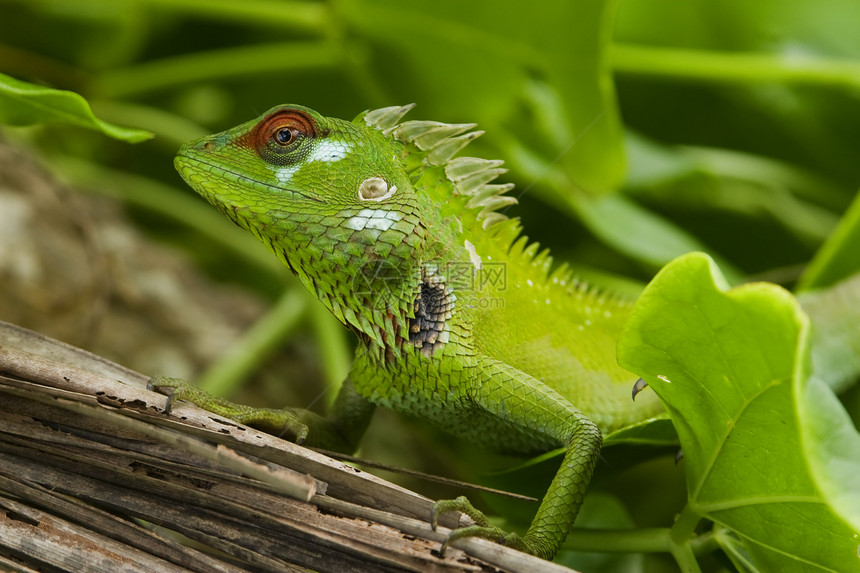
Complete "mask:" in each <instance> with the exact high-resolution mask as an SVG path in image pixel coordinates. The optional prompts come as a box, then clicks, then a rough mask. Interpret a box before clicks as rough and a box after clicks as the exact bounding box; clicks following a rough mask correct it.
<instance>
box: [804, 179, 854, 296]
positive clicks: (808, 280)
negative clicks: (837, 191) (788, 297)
mask: <svg viewBox="0 0 860 573" xmlns="http://www.w3.org/2000/svg"><path fill="white" fill-rule="evenodd" d="M857 253H860V194H858V195H857V196H856V197H855V198H854V202H853V203H852V204H851V207H850V208H849V209H848V212H847V213H845V216H844V217H842V220H840V221H839V225H838V226H837V227H836V230H835V231H834V232H833V234H832V235H830V237H829V238H828V239H827V241H826V242H825V243H824V245H823V246H822V247H821V248H820V249H819V250H818V253H816V255H815V258H813V259H812V262H811V263H809V266H808V267H807V268H806V271H805V272H804V273H803V276H802V277H801V278H800V281H799V282H798V285H797V289H798V291H803V290H809V289H814V288H822V287H827V286H831V285H833V284H835V283H837V282H839V281H840V280H842V279H844V278H846V277H848V276H850V275H852V274H854V273H856V272H858V271H860V256H857Z"/></svg>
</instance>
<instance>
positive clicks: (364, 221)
mask: <svg viewBox="0 0 860 573" xmlns="http://www.w3.org/2000/svg"><path fill="white" fill-rule="evenodd" d="M400 219H401V217H400V213H397V212H395V211H386V210H385V209H362V210H361V211H359V212H358V214H357V215H354V216H352V217H350V218H349V219H347V220H346V222H345V223H344V224H345V225H346V226H347V227H348V228H350V229H352V230H354V231H363V230H364V229H379V230H380V231H387V230H388V229H390V228H391V226H392V225H393V224H394V223H395V222H396V221H399V220H400Z"/></svg>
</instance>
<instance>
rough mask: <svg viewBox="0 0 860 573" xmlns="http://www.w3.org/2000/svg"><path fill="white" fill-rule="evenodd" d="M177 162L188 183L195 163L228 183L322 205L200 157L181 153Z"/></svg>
mask: <svg viewBox="0 0 860 573" xmlns="http://www.w3.org/2000/svg"><path fill="white" fill-rule="evenodd" d="M175 162H176V166H177V169H178V171H179V174H180V175H182V178H183V179H186V181H188V179H187V178H186V176H185V175H186V171H189V170H191V171H196V169H194V167H193V166H190V165H188V164H189V163H193V164H197V165H200V166H206V167H207V168H209V169H207V171H211V170H215V171H217V172H218V173H219V174H220V175H221V176H222V177H224V179H227V180H228V181H232V182H234V183H239V184H250V185H251V186H253V187H257V188H263V189H266V190H268V191H272V192H275V193H281V194H283V193H289V194H290V195H293V196H296V197H301V198H303V199H307V200H308V201H313V202H315V203H322V201H321V200H320V199H317V198H316V197H311V196H310V195H305V194H304V193H302V192H300V191H297V190H295V189H290V188H289V187H280V186H278V185H272V184H271V183H264V182H263V181H260V180H258V179H254V178H252V177H248V176H247V175H243V174H241V173H237V172H235V171H232V170H230V169H225V168H224V167H222V166H221V165H216V164H214V163H210V162H209V161H204V160H203V159H200V158H199V157H192V156H190V155H185V154H184V153H181V152H180V153H178V154H177V155H176V159H175ZM183 164H184V165H183ZM188 182H189V184H191V182H190V181H188ZM191 186H192V187H193V188H194V189H195V190H196V189H198V185H191ZM207 194H208V193H207Z"/></svg>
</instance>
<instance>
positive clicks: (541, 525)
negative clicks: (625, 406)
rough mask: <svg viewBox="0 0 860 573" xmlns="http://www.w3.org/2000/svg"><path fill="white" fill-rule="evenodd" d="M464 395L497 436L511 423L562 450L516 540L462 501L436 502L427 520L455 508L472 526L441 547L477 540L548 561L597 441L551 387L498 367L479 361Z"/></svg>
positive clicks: (577, 503)
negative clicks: (489, 419) (492, 423)
mask: <svg viewBox="0 0 860 573" xmlns="http://www.w3.org/2000/svg"><path fill="white" fill-rule="evenodd" d="M485 362H486V363H485V364H483V365H482V366H483V367H482V368H481V367H479V368H477V369H476V370H477V373H478V376H476V377H475V378H477V379H476V380H473V381H471V382H470V384H469V391H468V395H469V397H470V398H471V400H472V401H473V402H474V404H476V405H477V406H478V407H480V408H481V409H483V410H484V411H485V412H487V413H489V414H491V415H492V416H494V417H496V418H498V419H499V421H500V424H499V432H500V433H503V432H504V427H506V426H508V427H509V425H510V424H513V425H514V426H516V427H517V428H518V429H520V430H522V431H523V432H525V433H527V434H529V433H531V434H534V435H535V436H544V437H549V438H552V439H555V440H558V442H559V443H561V444H562V445H563V446H564V447H565V449H566V450H567V451H566V453H565V455H564V459H563V460H562V463H561V467H560V468H559V470H558V472H557V473H556V475H555V478H554V479H553V480H552V483H551V484H550V486H549V489H548V490H547V493H546V495H545V496H544V498H543V501H542V502H541V504H540V507H539V509H538V511H537V514H536V515H535V518H534V520H533V521H532V523H531V526H530V527H529V529H528V531H527V532H526V534H525V535H524V536H522V537H520V536H518V535H516V534H511V533H507V532H505V531H503V530H501V529H499V528H496V527H493V526H492V525H490V523H489V521H488V520H487V519H486V517H484V516H483V515H482V514H481V513H480V512H479V511H478V510H476V509H475V508H474V507H473V506H472V505H471V504H470V503H469V502H468V500H467V499H466V498H464V497H461V498H458V499H456V500H444V501H439V502H437V503H436V505H435V506H434V508H433V514H432V518H431V520H432V522H433V524H435V521H436V518H437V517H438V515H439V514H440V513H442V512H444V511H450V510H459V511H462V512H463V513H466V514H467V515H469V516H470V517H472V518H473V519H474V520H475V521H476V523H477V524H478V525H476V526H471V527H465V528H461V529H457V530H454V531H453V532H452V533H451V534H450V536H449V539H448V541H447V542H446V544H447V543H448V542H450V541H453V540H455V539H460V538H463V537H470V536H478V537H485V538H489V539H493V540H496V541H500V542H502V543H505V544H506V545H509V546H511V547H514V548H517V549H520V550H522V551H525V552H527V553H531V554H533V555H537V556H539V557H543V558H544V559H552V557H553V556H554V555H555V554H556V552H557V551H558V548H559V546H560V545H561V543H562V542H563V541H564V539H565V538H566V537H567V534H568V532H569V531H570V528H571V527H572V526H573V522H574V520H575V519H576V516H577V514H578V513H579V509H580V507H581V506H582V502H583V499H584V497H585V491H586V489H587V487H588V482H589V481H591V475H592V473H593V471H594V466H595V464H596V462H597V458H598V455H599V453H600V448H601V445H602V442H603V439H602V437H601V435H600V430H599V429H598V428H597V426H596V425H595V423H594V422H592V421H591V420H590V419H589V418H588V417H586V416H585V415H584V414H583V413H582V412H580V411H579V410H578V409H577V408H576V407H575V406H573V404H571V403H570V401H568V400H567V399H566V398H564V397H563V396H561V395H560V394H559V393H558V392H556V391H555V390H553V389H552V388H550V387H548V386H546V385H545V384H543V383H542V382H540V381H538V380H536V379H534V378H532V377H531V376H529V375H527V374H525V373H524V372H522V371H520V370H517V369H515V368H512V367H510V366H507V365H506V364H504V363H501V362H498V361H495V360H488V359H485Z"/></svg>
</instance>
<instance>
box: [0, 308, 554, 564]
mask: <svg viewBox="0 0 860 573" xmlns="http://www.w3.org/2000/svg"><path fill="white" fill-rule="evenodd" d="M0 374H2V375H3V376H0V508H2V510H0V566H3V567H6V565H7V564H8V565H9V567H8V568H10V569H11V570H21V571H27V570H28V568H30V569H33V570H39V569H46V570H51V571H78V570H83V569H86V570H91V571H99V572H102V571H103V572H112V571H120V570H122V571H200V572H202V571H214V572H223V573H238V572H241V571H291V570H296V571H298V570H303V568H311V569H314V570H319V571H366V570H377V571H440V572H442V571H477V570H481V571H492V570H498V571H535V570H541V571H553V570H558V571H561V570H564V571H568V570H567V569H564V568H560V567H558V566H556V565H553V564H550V563H547V562H544V561H541V560H539V559H536V558H533V557H530V556H528V555H524V554H522V553H519V552H517V551H513V550H510V549H507V548H505V547H502V546H500V545H497V544H495V543H491V542H487V541H483V540H474V539H470V540H463V541H461V542H458V543H456V544H455V547H452V548H450V549H449V550H448V551H447V552H446V555H445V556H444V557H441V556H439V555H438V551H437V550H438V547H439V543H440V542H441V540H442V539H444V536H445V534H446V533H447V530H446V529H445V528H440V531H438V532H434V531H432V530H431V529H430V527H429V524H428V523H427V518H428V516H429V512H430V507H431V505H432V502H431V501H430V500H428V499H426V498H424V497H422V496H419V495H417V494H415V493H413V492H410V491H408V490H406V489H404V488H402V487H399V486H396V485H394V484H390V483H388V482H386V481H384V480H382V479H380V478H377V477H375V476H372V475H370V474H368V473H366V472H363V471H360V470H358V469H357V468H355V467H352V466H350V465H348V464H345V463H343V462H338V461H335V460H332V459H330V458H328V457H326V456H323V455H322V454H319V453H317V452H313V451H311V450H308V449H306V448H302V447H300V446H297V445H295V444H293V443H291V442H287V441H284V440H281V439H279V438H277V437H274V436H270V435H267V434H263V433H261V432H258V431H256V430H253V429H251V428H248V427H245V426H241V425H238V424H235V423H234V422H231V421H229V420H226V419H223V418H221V417H220V416H216V415H214V414H211V413H209V412H205V411H203V410H200V409H199V408H196V407H195V406H192V405H189V404H184V403H180V404H174V405H173V408H172V410H171V412H170V414H169V415H167V414H165V413H164V411H165V406H166V398H165V397H164V396H162V395H160V394H157V393H153V392H149V391H147V390H146V387H145V386H146V377H144V376H142V375H140V374H137V373H135V372H132V371H129V370H127V369H125V368H122V367H120V366H117V365H115V364H112V363H110V362H109V361H106V360H104V359H102V358H99V357H96V356H93V355H91V354H89V353H86V352H84V351H80V350H78V349H75V348H73V347H69V346H67V345H63V344H62V343H58V342H56V341H52V340H51V339H48V338H45V337H42V336H39V335H37V334H34V333H30V332H29V331H26V330H24V329H20V328H18V327H14V326H11V325H6V324H5V323H0ZM447 517H448V521H447V522H446V525H448V526H452V525H454V524H455V523H456V521H455V519H456V516H447ZM16 568H17V569H16Z"/></svg>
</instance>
